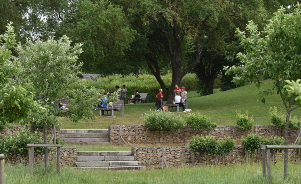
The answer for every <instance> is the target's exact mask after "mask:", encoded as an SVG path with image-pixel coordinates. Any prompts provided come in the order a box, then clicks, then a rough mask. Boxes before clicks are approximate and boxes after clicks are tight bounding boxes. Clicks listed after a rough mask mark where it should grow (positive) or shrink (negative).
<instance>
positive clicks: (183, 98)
mask: <svg viewBox="0 0 301 184" xmlns="http://www.w3.org/2000/svg"><path fill="white" fill-rule="evenodd" d="M186 99H187V91H186V88H185V87H184V86H182V87H181V102H182V103H183V104H185V102H186Z"/></svg>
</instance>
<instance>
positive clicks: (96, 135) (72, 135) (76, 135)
mask: <svg viewBox="0 0 301 184" xmlns="http://www.w3.org/2000/svg"><path fill="white" fill-rule="evenodd" d="M61 136H62V137H64V138H89V137H90V138H91V137H92V138H108V137H109V135H108V134H99V133H67V134H66V133H64V134H62V133H61Z"/></svg>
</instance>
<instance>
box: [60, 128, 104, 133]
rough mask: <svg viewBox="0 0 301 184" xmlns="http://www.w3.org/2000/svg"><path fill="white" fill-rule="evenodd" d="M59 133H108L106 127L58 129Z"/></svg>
mask: <svg viewBox="0 0 301 184" xmlns="http://www.w3.org/2000/svg"><path fill="white" fill-rule="evenodd" d="M60 133H61V134H71V133H82V134H83V133H99V134H109V130H108V129H60Z"/></svg>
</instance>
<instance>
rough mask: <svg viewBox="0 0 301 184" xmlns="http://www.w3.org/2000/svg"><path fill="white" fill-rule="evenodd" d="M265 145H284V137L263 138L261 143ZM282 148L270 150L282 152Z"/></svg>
mask: <svg viewBox="0 0 301 184" xmlns="http://www.w3.org/2000/svg"><path fill="white" fill-rule="evenodd" d="M262 144H265V145H284V139H283V138H282V137H277V136H274V137H270V138H269V139H264V141H263V143H262ZM282 151H283V150H282V149H271V152H282Z"/></svg>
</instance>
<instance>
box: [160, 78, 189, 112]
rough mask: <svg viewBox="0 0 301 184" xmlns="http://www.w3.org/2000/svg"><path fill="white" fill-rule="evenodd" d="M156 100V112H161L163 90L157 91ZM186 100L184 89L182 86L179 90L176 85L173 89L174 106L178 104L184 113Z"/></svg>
mask: <svg viewBox="0 0 301 184" xmlns="http://www.w3.org/2000/svg"><path fill="white" fill-rule="evenodd" d="M156 98H157V110H159V109H161V110H163V90H162V89H159V93H158V94H157V95H156ZM186 100H187V91H186V87H184V86H182V87H181V88H180V87H179V86H178V85H177V84H176V85H175V88H174V104H179V107H182V109H183V111H185V102H186Z"/></svg>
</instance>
